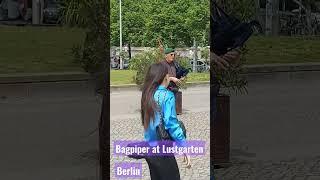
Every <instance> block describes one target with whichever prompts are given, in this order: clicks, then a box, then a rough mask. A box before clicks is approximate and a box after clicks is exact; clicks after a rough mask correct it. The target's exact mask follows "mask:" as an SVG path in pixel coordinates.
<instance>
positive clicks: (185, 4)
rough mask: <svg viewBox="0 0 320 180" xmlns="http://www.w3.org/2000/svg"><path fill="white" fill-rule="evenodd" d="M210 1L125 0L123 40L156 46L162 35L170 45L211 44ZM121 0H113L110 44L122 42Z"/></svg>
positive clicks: (123, 0)
mask: <svg viewBox="0 0 320 180" xmlns="http://www.w3.org/2000/svg"><path fill="white" fill-rule="evenodd" d="M209 14H210V9H209V1H207V0H198V1H195V0H176V1H173V0H164V1H154V0H139V1H129V0H122V28H123V29H122V32H123V43H129V42H130V43H131V45H132V46H148V47H156V46H157V39H158V38H161V39H162V40H163V42H164V44H166V45H167V46H170V47H190V46H192V45H193V40H194V38H195V40H196V41H197V42H199V45H203V46H205V45H207V44H208V34H209ZM119 37H120V32H119V0H111V45H112V46H119V41H120V40H119Z"/></svg>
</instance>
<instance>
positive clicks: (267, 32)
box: [266, 0, 273, 36]
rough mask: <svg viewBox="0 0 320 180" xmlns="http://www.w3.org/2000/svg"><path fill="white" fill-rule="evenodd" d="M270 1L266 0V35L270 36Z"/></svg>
mask: <svg viewBox="0 0 320 180" xmlns="http://www.w3.org/2000/svg"><path fill="white" fill-rule="evenodd" d="M272 15H273V11H272V0H266V35H267V36H270V35H271V34H272Z"/></svg>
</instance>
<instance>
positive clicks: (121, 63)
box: [119, 0, 123, 69]
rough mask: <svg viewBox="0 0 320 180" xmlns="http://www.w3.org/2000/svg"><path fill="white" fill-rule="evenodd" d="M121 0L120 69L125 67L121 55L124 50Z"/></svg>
mask: <svg viewBox="0 0 320 180" xmlns="http://www.w3.org/2000/svg"><path fill="white" fill-rule="evenodd" d="M121 4H122V3H121V0H120V8H119V9H120V11H119V14H120V53H119V58H120V69H123V60H122V57H121V52H122V11H121V6H122V5H121Z"/></svg>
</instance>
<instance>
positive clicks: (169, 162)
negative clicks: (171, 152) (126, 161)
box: [146, 156, 180, 180]
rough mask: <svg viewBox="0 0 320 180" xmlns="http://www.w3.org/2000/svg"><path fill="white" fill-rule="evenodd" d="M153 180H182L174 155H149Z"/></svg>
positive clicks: (147, 159) (148, 160)
mask: <svg viewBox="0 0 320 180" xmlns="http://www.w3.org/2000/svg"><path fill="white" fill-rule="evenodd" d="M146 161H147V163H148V166H149V170H150V176H151V180H180V172H179V167H178V164H177V161H176V158H175V157H174V156H161V157H160V156H154V157H147V158H146Z"/></svg>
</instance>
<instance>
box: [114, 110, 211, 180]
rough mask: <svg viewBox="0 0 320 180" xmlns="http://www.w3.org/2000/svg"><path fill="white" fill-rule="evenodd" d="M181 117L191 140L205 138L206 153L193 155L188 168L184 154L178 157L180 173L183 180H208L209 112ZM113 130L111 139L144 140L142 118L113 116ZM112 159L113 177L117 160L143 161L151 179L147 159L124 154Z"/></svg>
mask: <svg viewBox="0 0 320 180" xmlns="http://www.w3.org/2000/svg"><path fill="white" fill-rule="evenodd" d="M179 118H180V119H181V120H182V121H183V122H184V124H185V126H186V129H187V136H188V139H189V140H205V141H206V142H207V143H206V149H205V151H206V155H205V156H193V157H191V162H192V168H191V169H187V168H186V167H185V166H184V164H183V162H182V161H183V159H182V156H181V157H180V156H178V157H176V159H177V162H178V166H179V170H180V175H181V179H182V180H189V179H190V180H195V179H197V180H207V179H209V175H210V172H209V166H210V164H209V163H210V162H209V160H210V149H209V145H210V125H209V112H208V111H207V112H197V113H195V112H186V113H183V114H182V115H181V116H179ZM110 126H111V129H112V132H111V137H110V140H111V142H113V141H114V140H142V139H143V127H142V125H141V119H140V118H129V119H113V118H112V117H111V123H110ZM110 151H111V152H113V145H112V144H111V149H110ZM110 159H111V168H112V169H111V171H110V173H111V174H110V176H111V179H115V172H114V170H113V167H114V163H115V162H142V163H143V164H142V167H143V179H150V175H149V168H148V165H147V163H146V161H145V160H135V159H130V158H128V157H124V156H112V155H111V157H110Z"/></svg>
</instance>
